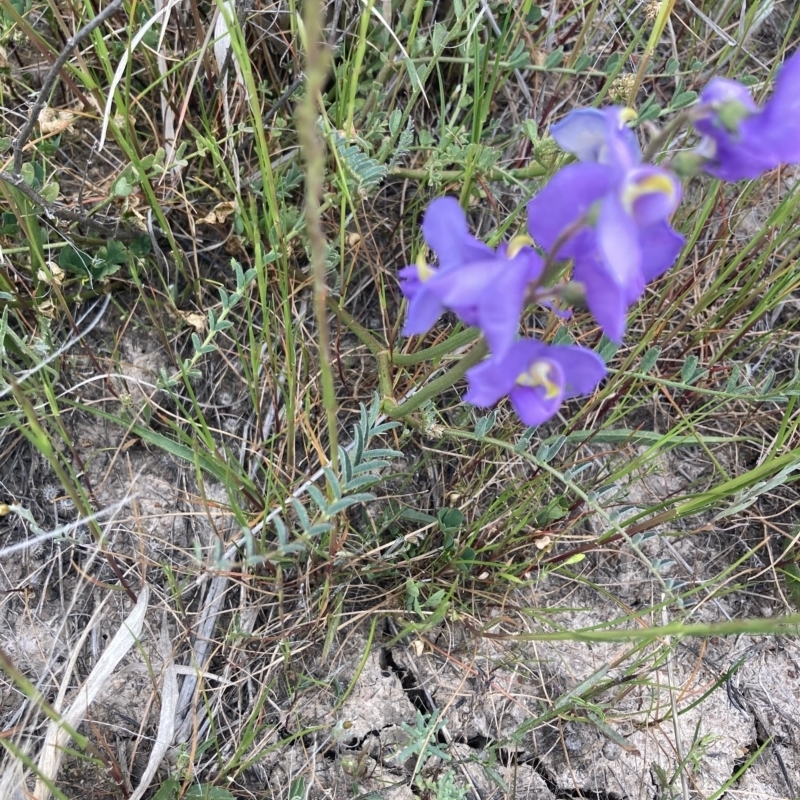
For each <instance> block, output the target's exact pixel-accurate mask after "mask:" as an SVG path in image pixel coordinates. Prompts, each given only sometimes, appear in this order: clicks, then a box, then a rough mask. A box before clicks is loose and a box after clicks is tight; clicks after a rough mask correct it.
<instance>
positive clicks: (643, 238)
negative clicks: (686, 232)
mask: <svg viewBox="0 0 800 800" xmlns="http://www.w3.org/2000/svg"><path fill="white" fill-rule="evenodd" d="M685 242H686V238H685V237H684V236H681V234H680V233H677V232H676V231H675V230H673V229H672V227H671V226H670V224H669V223H668V222H657V223H656V224H655V225H652V226H650V227H649V228H643V229H642V230H641V231H640V232H639V246H640V247H641V252H642V264H641V270H642V276H643V277H644V280H645V283H650V281H654V280H655V279H656V278H660V277H661V276H662V275H663V274H664V273H665V272H666V271H667V270H668V269H669V268H670V267H671V266H672V265H673V264H674V263H675V259H677V258H678V255H679V254H680V252H681V250H682V249H683V245H684V243H685Z"/></svg>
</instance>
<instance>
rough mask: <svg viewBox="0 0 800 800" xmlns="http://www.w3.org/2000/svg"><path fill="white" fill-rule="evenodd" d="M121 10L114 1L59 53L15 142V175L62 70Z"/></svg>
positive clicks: (120, 3) (120, 2) (116, 1)
mask: <svg viewBox="0 0 800 800" xmlns="http://www.w3.org/2000/svg"><path fill="white" fill-rule="evenodd" d="M120 8H122V0H113V2H111V3H109V5H108V6H106V7H105V8H104V9H103V10H102V11H101V12H100V13H99V14H98V15H97V16H96V17H95V18H94V19H93V20H91V21H90V22H87V23H86V24H85V25H84V26H83V27H82V28H81V29H80V30H79V31H78V32H77V33H76V34H75V35H74V36H72V37H70V38H69V39H68V40H67V43H66V44H65V45H64V49H63V50H62V51H61V53H59V56H58V58H57V59H56V60H55V63H54V64H53V66H52V67H50V71H49V72H48V73H47V75H46V77H45V79H44V82H43V83H42V89H41V91H40V92H39V95H38V97H37V98H36V102H35V103H34V104H33V108H32V109H31V113H30V116H29V117H28V121H27V122H26V123H25V124H24V125H23V126H22V130H21V131H20V132H19V135H18V136H17V138H16V139H15V140H14V172H15V173H17V174H19V173H20V171H21V170H22V151H23V149H24V147H25V145H26V144H27V142H28V139H30V137H31V133H33V129H34V127H35V125H36V122H37V120H38V119H39V114H41V113H42V109H43V108H44V107H45V105H46V104H47V100H48V98H49V97H50V93H51V92H52V91H53V87H54V86H55V85H56V81H57V80H58V78H59V75H60V74H61V70H62V69H63V68H64V65H65V64H66V63H67V59H68V58H69V57H70V55H71V54H72V51H73V50H74V48H75V47H77V46H78V45H79V44H80V43H81V42H82V41H83V40H84V39H85V38H86V37H87V36H88V35H89V34H90V33H91V32H92V31H93V30H94V29H95V28H97V27H98V26H99V25H102V24H103V23H104V22H105V21H106V20H107V19H108V18H109V17H111V16H113V15H114V14H116V13H117V11H119V10H120Z"/></svg>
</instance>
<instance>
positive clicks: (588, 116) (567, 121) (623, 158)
mask: <svg viewBox="0 0 800 800" xmlns="http://www.w3.org/2000/svg"><path fill="white" fill-rule="evenodd" d="M635 118H636V112H635V111H634V110H633V109H631V108H625V107H623V106H608V107H606V108H603V109H598V108H579V109H577V110H575V111H571V112H570V113H569V114H567V116H566V117H564V119H562V120H561V121H560V122H557V123H556V124H555V125H553V126H551V128H550V135H551V136H552V137H553V139H555V141H556V144H558V146H559V147H560V148H561V149H562V150H566V151H567V152H568V153H572V154H573V155H574V156H576V157H577V158H578V160H579V161H594V162H597V163H600V164H614V165H616V166H618V167H628V166H632V165H633V164H635V163H637V162H639V161H641V158H642V157H641V153H640V152H639V143H638V142H637V141H636V135H635V134H634V132H633V131H632V130H631V129H630V128H629V127H628V126H627V124H626V123H628V122H629V121H630V120H631V119H635Z"/></svg>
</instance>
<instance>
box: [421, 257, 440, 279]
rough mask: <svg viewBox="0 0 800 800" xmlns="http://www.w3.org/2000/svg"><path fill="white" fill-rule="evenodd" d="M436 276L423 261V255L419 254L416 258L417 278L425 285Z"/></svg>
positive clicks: (430, 267)
mask: <svg viewBox="0 0 800 800" xmlns="http://www.w3.org/2000/svg"><path fill="white" fill-rule="evenodd" d="M435 274H436V270H435V269H434V268H433V267H432V266H431V265H430V264H428V262H427V261H425V254H424V253H420V254H419V255H418V256H417V277H418V278H419V279H420V280H421V281H422V283H425V281H428V280H430V279H431V278H432V277H433V276H434V275H435Z"/></svg>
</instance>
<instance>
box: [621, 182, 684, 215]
mask: <svg viewBox="0 0 800 800" xmlns="http://www.w3.org/2000/svg"><path fill="white" fill-rule="evenodd" d="M658 192H661V193H662V194H665V195H667V197H674V196H675V184H674V183H673V182H672V181H671V180H670V179H669V178H668V177H667V176H666V175H650V176H648V177H647V178H645V179H644V180H641V181H637V182H636V183H630V184H628V185H627V186H626V187H625V188H624V189H623V191H622V204H623V205H624V206H625V210H626V211H627V212H628V213H631V211H632V209H633V204H634V203H635V202H636V201H637V200H638V199H639V198H640V197H642V196H644V195H646V194H657V193H658Z"/></svg>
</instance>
